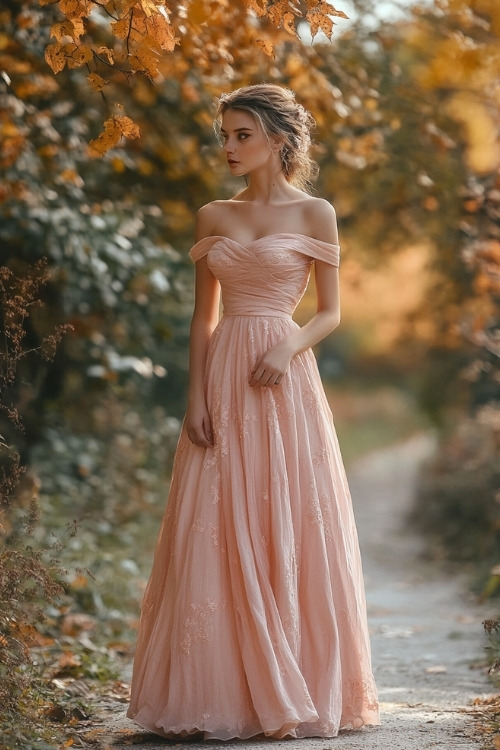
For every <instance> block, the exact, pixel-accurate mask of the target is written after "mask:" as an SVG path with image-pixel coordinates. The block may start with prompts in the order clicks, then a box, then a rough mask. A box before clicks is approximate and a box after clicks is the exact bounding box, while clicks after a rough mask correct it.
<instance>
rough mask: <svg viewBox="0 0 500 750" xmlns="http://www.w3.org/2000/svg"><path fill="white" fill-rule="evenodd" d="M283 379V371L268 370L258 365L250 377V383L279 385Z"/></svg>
mask: <svg viewBox="0 0 500 750" xmlns="http://www.w3.org/2000/svg"><path fill="white" fill-rule="evenodd" d="M282 379H283V373H281V372H276V371H274V370H266V369H265V368H264V367H258V368H257V369H256V370H255V372H254V373H253V375H252V377H251V378H250V381H249V382H250V385H251V386H252V387H253V386H255V385H259V386H272V385H279V384H280V383H281V381H282Z"/></svg>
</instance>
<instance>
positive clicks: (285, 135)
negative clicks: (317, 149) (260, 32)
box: [214, 83, 318, 192]
mask: <svg viewBox="0 0 500 750" xmlns="http://www.w3.org/2000/svg"><path fill="white" fill-rule="evenodd" d="M228 109H241V110H243V111H244V112H248V113H249V114H251V115H253V117H254V118H255V119H256V120H257V122H258V123H260V125H261V127H262V130H263V131H264V133H266V134H267V135H274V136H277V137H278V138H279V139H280V140H281V141H282V145H281V148H280V159H281V168H282V170H283V174H284V175H285V177H286V179H287V180H288V182H290V183H292V184H293V185H295V186H296V187H298V188H300V189H302V190H306V191H307V192H309V191H310V188H311V181H312V179H313V178H314V177H315V176H316V175H317V173H318V166H317V164H316V163H315V162H314V161H313V160H312V159H311V157H310V156H309V148H310V146H311V130H312V128H313V127H314V126H315V125H316V123H315V121H314V118H313V116H312V115H311V113H310V112H308V111H307V110H306V109H304V107H303V106H302V105H301V104H299V103H298V102H297V101H296V100H295V94H294V93H293V91H290V89H287V88H284V87H283V86H277V85H276V84H273V83H258V84H255V85H253V86H243V87H242V88H239V89H236V91H232V92H231V93H228V94H222V96H221V97H220V98H219V99H218V101H217V114H216V119H215V123H214V128H215V132H216V133H217V136H218V137H219V138H220V131H221V125H222V117H223V115H224V113H225V112H227V110H228Z"/></svg>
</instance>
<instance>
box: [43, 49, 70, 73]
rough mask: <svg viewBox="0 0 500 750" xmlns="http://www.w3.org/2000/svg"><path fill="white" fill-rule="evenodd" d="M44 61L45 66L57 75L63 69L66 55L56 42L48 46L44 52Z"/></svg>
mask: <svg viewBox="0 0 500 750" xmlns="http://www.w3.org/2000/svg"><path fill="white" fill-rule="evenodd" d="M45 61H46V62H47V65H49V66H50V67H51V68H52V70H53V71H54V73H59V72H60V71H61V70H63V69H64V67H65V65H66V55H65V54H64V52H63V49H62V47H61V45H60V44H59V43H58V42H56V43H55V44H49V45H48V47H47V49H46V50H45Z"/></svg>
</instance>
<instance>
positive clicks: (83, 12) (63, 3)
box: [49, 0, 92, 18]
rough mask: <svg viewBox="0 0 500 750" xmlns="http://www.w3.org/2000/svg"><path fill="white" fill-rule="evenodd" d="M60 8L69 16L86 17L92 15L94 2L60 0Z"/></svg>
mask: <svg viewBox="0 0 500 750" xmlns="http://www.w3.org/2000/svg"><path fill="white" fill-rule="evenodd" d="M49 1H50V2H52V0H49ZM59 10H60V11H61V13H62V14H63V15H65V16H66V17H67V18H84V17H88V16H89V15H90V11H91V10H92V3H91V2H89V0H59Z"/></svg>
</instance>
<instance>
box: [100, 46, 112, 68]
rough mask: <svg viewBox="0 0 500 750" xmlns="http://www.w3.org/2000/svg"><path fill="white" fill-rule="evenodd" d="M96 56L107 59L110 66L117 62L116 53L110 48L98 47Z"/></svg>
mask: <svg viewBox="0 0 500 750" xmlns="http://www.w3.org/2000/svg"><path fill="white" fill-rule="evenodd" d="M96 54H98V55H100V56H101V57H106V58H107V60H108V62H109V64H110V65H113V63H114V61H115V53H114V52H113V50H112V49H109V47H104V46H102V47H98V48H97V50H96Z"/></svg>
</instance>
